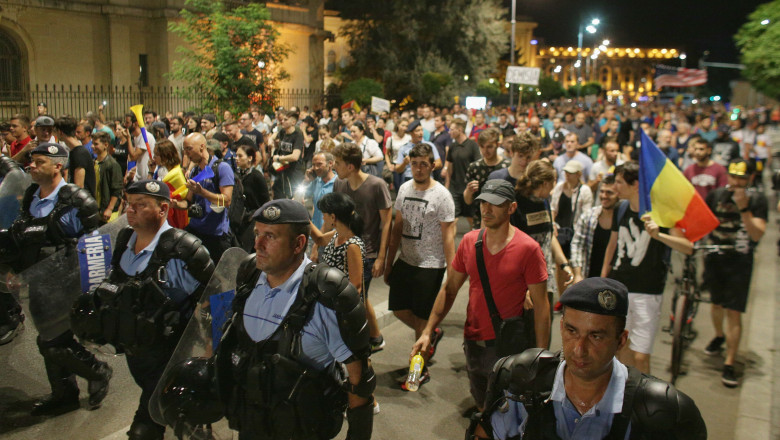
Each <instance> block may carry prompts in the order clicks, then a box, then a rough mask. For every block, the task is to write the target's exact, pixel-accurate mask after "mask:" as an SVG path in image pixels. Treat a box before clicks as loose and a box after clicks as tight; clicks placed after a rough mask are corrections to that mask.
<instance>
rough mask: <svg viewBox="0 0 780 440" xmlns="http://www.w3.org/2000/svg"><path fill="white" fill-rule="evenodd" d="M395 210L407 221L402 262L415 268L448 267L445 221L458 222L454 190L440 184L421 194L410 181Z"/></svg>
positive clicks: (403, 236)
mask: <svg viewBox="0 0 780 440" xmlns="http://www.w3.org/2000/svg"><path fill="white" fill-rule="evenodd" d="M395 210H396V211H400V212H401V216H402V217H403V219H404V227H403V232H402V233H401V260H403V261H404V262H405V263H407V264H409V265H412V266H415V267H423V268H431V269H441V268H444V267H447V259H446V257H445V256H444V241H443V239H442V236H441V222H451V221H454V220H455V202H453V200H452V195H451V194H450V191H449V190H448V189H447V188H445V187H444V185H442V184H441V183H439V182H434V183H433V185H432V186H431V187H430V188H428V189H427V190H425V191H417V190H415V189H414V181H413V180H410V181H408V182H406V183H404V184H403V185H401V188H399V189H398V197H396V199H395Z"/></svg>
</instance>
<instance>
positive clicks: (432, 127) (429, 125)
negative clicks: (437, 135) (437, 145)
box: [420, 118, 436, 133]
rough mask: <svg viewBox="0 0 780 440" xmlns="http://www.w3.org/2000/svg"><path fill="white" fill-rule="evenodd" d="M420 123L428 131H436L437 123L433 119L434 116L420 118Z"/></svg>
mask: <svg viewBox="0 0 780 440" xmlns="http://www.w3.org/2000/svg"><path fill="white" fill-rule="evenodd" d="M420 125H422V127H423V128H424V129H425V131H427V132H428V133H433V132H434V131H436V124H435V123H434V121H433V118H431V119H420Z"/></svg>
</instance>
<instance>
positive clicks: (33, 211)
mask: <svg viewBox="0 0 780 440" xmlns="http://www.w3.org/2000/svg"><path fill="white" fill-rule="evenodd" d="M65 185H67V183H66V182H65V180H64V179H62V180H60V183H59V185H57V187H56V188H54V191H52V192H51V194H49V195H48V196H46V197H44V198H41V189H40V188H38V189H37V190H35V194H33V198H32V202H31V203H30V215H32V216H33V217H35V218H41V217H46V216H47V215H49V213H50V212H51V211H52V210H53V209H54V205H56V204H57V198H58V197H59V194H60V189H62V187H63V186H65ZM77 214H78V212H77V210H76V208H72V209H70V210H68V211H67V212H66V213H65V214H64V215H63V216H62V217H60V225H62V232H64V233H65V235H67V236H68V237H71V238H75V237H78V236H79V235H81V231H82V230H83V229H84V226H83V225H82V224H81V220H79V217H78V215H77Z"/></svg>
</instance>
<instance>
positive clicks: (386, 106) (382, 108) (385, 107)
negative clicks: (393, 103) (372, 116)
mask: <svg viewBox="0 0 780 440" xmlns="http://www.w3.org/2000/svg"><path fill="white" fill-rule="evenodd" d="M381 112H388V113H390V101H388V100H386V99H382V98H377V97H376V96H372V97H371V113H381Z"/></svg>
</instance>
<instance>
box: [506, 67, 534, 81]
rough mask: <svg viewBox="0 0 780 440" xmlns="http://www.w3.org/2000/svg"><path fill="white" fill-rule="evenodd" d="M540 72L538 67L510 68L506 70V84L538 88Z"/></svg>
mask: <svg viewBox="0 0 780 440" xmlns="http://www.w3.org/2000/svg"><path fill="white" fill-rule="evenodd" d="M540 72H541V69H539V68H538V67H520V66H509V67H507V68H506V82H508V83H510V84H525V85H529V86H538V85H539V74H540Z"/></svg>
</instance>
